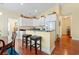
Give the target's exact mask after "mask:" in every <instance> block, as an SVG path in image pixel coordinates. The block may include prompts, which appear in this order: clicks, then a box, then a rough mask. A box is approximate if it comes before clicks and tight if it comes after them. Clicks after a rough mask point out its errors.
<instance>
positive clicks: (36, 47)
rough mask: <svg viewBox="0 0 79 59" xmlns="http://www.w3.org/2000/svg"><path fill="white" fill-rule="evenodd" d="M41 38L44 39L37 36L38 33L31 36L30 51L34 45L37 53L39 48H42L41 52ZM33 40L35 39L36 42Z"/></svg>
mask: <svg viewBox="0 0 79 59" xmlns="http://www.w3.org/2000/svg"><path fill="white" fill-rule="evenodd" d="M41 39H42V38H41V36H36V35H34V36H31V37H30V51H31V49H32V47H34V48H35V54H37V49H38V48H40V52H41ZM32 41H34V43H33V42H32ZM38 41H39V42H40V43H39V42H38ZM37 45H38V46H37Z"/></svg>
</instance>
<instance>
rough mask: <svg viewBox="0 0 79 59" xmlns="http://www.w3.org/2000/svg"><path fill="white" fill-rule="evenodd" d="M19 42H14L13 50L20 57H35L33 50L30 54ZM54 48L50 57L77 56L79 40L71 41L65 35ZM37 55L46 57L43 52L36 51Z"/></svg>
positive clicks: (78, 53)
mask: <svg viewBox="0 0 79 59" xmlns="http://www.w3.org/2000/svg"><path fill="white" fill-rule="evenodd" d="M21 42H22V41H21V40H16V42H15V43H16V44H15V45H16V46H15V50H16V51H17V52H18V53H19V54H21V55H35V50H34V49H32V51H31V52H30V49H29V47H27V48H26V47H25V45H23V46H22V43H21ZM55 45H56V47H55V49H54V51H53V52H52V55H79V40H73V39H72V38H69V37H68V36H66V35H63V36H62V39H61V41H57V42H56V44H55ZM38 55H47V54H46V53H44V52H42V51H41V52H40V51H39V50H38Z"/></svg>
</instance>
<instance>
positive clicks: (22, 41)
mask: <svg viewBox="0 0 79 59" xmlns="http://www.w3.org/2000/svg"><path fill="white" fill-rule="evenodd" d="M23 42H24V37H22V46H23Z"/></svg>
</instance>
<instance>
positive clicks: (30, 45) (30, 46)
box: [30, 40, 32, 51]
mask: <svg viewBox="0 0 79 59" xmlns="http://www.w3.org/2000/svg"><path fill="white" fill-rule="evenodd" d="M31 44H32V41H31V40H30V51H31V48H32V46H31Z"/></svg>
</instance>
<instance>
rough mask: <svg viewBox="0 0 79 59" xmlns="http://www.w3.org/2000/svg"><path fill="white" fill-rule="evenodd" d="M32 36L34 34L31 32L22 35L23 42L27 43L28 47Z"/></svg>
mask: <svg viewBox="0 0 79 59" xmlns="http://www.w3.org/2000/svg"><path fill="white" fill-rule="evenodd" d="M31 36H32V35H31V34H23V36H22V44H23V43H26V48H27V46H28V44H30V40H29V38H30V37H31Z"/></svg>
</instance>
